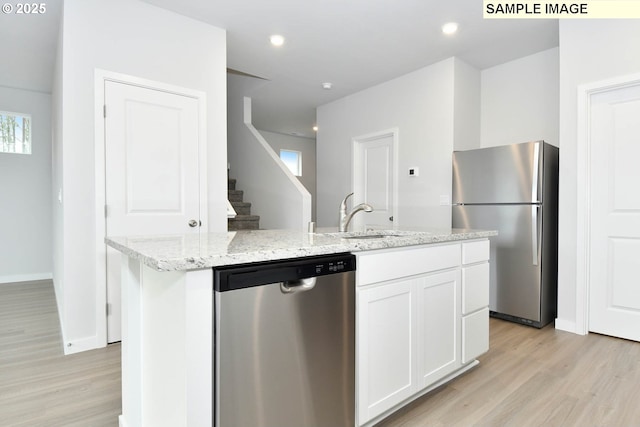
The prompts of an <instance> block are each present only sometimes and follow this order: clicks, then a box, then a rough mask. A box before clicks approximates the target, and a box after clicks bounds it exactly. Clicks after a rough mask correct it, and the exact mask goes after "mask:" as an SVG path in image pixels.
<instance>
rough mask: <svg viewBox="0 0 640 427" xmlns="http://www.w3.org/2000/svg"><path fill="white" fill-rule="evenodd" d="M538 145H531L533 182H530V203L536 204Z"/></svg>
mask: <svg viewBox="0 0 640 427" xmlns="http://www.w3.org/2000/svg"><path fill="white" fill-rule="evenodd" d="M539 163H540V143H539V142H536V143H535V144H533V180H532V181H531V203H538V202H539V201H540V200H538V178H539V177H540V176H539V171H540V165H539Z"/></svg>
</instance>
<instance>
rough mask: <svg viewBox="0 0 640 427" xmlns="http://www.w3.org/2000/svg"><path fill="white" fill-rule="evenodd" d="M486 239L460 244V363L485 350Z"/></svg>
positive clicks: (487, 308)
mask: <svg viewBox="0 0 640 427" xmlns="http://www.w3.org/2000/svg"><path fill="white" fill-rule="evenodd" d="M488 261H489V241H488V240H486V241H479V242H468V243H463V244H462V263H463V266H462V363H463V364H466V363H468V362H470V361H472V360H474V359H475V358H476V357H478V356H480V355H481V354H483V353H486V352H487V351H488V350H489V262H488Z"/></svg>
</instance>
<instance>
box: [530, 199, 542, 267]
mask: <svg viewBox="0 0 640 427" xmlns="http://www.w3.org/2000/svg"><path fill="white" fill-rule="evenodd" d="M538 209H540V205H531V252H532V254H533V265H538V258H539V251H538Z"/></svg>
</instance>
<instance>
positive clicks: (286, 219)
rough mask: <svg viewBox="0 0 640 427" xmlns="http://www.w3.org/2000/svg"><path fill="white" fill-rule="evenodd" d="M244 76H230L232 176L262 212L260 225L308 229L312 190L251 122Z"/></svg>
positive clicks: (255, 211)
mask: <svg viewBox="0 0 640 427" xmlns="http://www.w3.org/2000/svg"><path fill="white" fill-rule="evenodd" d="M243 80H244V77H242V76H237V75H232V74H230V75H229V76H228V85H229V97H228V100H227V103H228V107H227V111H228V132H229V141H228V161H229V165H230V173H229V175H230V176H231V178H235V179H236V180H237V188H238V189H239V190H242V191H243V192H244V200H245V201H246V202H250V203H251V213H252V214H253V215H259V216H260V228H261V229H291V230H306V229H307V225H308V223H309V221H311V194H310V193H309V191H307V189H306V188H305V187H304V185H302V183H301V182H300V181H299V180H298V178H296V177H295V176H294V175H293V174H292V173H291V171H290V170H289V169H288V168H287V167H286V166H285V164H284V163H283V162H282V161H281V160H280V157H279V154H278V153H276V152H275V151H274V150H273V148H272V147H271V146H270V145H269V144H268V143H267V141H266V140H265V139H264V137H263V136H262V135H261V134H260V132H258V130H257V129H256V128H255V127H253V125H252V124H251V99H250V98H247V97H245V96H243V89H242V85H243Z"/></svg>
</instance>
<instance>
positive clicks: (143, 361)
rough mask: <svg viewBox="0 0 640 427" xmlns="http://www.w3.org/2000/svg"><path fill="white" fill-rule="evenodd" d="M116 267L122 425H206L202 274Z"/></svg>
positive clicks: (208, 400)
mask: <svg viewBox="0 0 640 427" xmlns="http://www.w3.org/2000/svg"><path fill="white" fill-rule="evenodd" d="M125 259H126V261H124V262H123V263H122V265H123V285H125V284H126V285H125V286H126V291H123V308H124V309H125V313H123V343H122V344H123V353H122V377H123V383H122V384H123V394H122V398H123V402H122V404H123V416H122V417H121V421H120V425H121V426H122V427H138V426H154V427H163V426H167V427H169V426H171V427H180V426H185V427H186V426H189V427H191V426H195V427H200V426H202V427H210V426H211V425H212V416H211V414H212V387H213V386H212V376H211V371H212V307H213V286H212V283H213V282H212V272H211V270H210V269H206V270H193V271H172V272H158V271H155V270H153V269H151V268H149V267H147V266H145V265H141V264H140V263H139V262H138V261H136V260H134V259H130V258H126V257H125Z"/></svg>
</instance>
